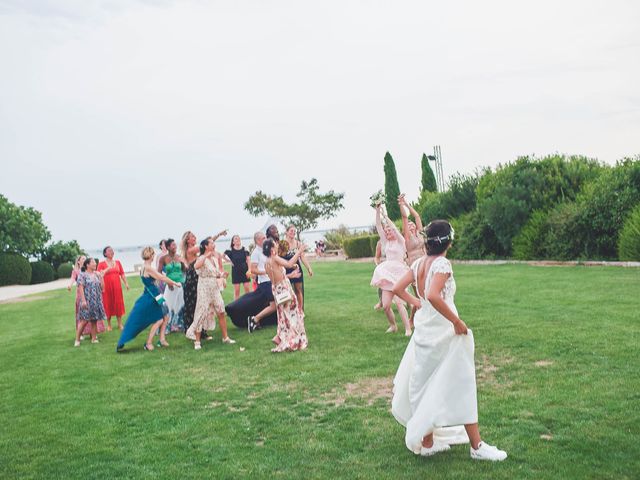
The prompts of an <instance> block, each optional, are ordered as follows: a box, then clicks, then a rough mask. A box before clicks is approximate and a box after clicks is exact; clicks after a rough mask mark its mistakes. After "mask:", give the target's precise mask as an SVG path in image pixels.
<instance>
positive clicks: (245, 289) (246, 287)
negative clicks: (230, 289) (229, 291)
mask: <svg viewBox="0 0 640 480" xmlns="http://www.w3.org/2000/svg"><path fill="white" fill-rule="evenodd" d="M242 285H243V286H244V293H249V292H250V291H251V290H250V288H249V285H250V284H249V282H244V283H243V284H242Z"/></svg>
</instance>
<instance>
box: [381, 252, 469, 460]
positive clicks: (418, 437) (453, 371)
mask: <svg viewBox="0 0 640 480" xmlns="http://www.w3.org/2000/svg"><path fill="white" fill-rule="evenodd" d="M424 258H426V257H423V259H419V260H416V262H414V264H413V265H412V266H411V270H412V271H413V277H414V281H415V279H417V278H418V274H417V272H418V268H419V267H420V264H421V262H423V261H424ZM436 273H448V274H449V278H448V279H447V281H446V283H445V286H444V288H443V290H442V297H443V299H444V301H445V302H446V303H447V305H448V306H449V308H451V310H453V311H454V312H456V314H457V310H456V306H455V304H454V303H453V297H454V294H455V291H456V283H455V280H454V278H453V271H452V269H451V263H450V262H449V260H447V259H446V258H445V257H438V258H436V259H435V260H434V261H433V263H432V264H431V267H430V269H429V272H427V275H426V280H425V289H424V292H425V295H426V292H428V291H429V286H430V283H431V280H432V278H433V276H434V274H436ZM420 302H421V304H422V306H421V307H420V309H419V310H418V311H417V312H416V314H415V318H414V325H415V330H414V333H413V336H412V337H411V341H410V342H409V345H408V346H407V350H406V351H405V353H404V356H403V357H402V361H401V362H400V366H399V367H398V372H397V373H396V376H395V378H394V380H393V384H394V388H393V400H392V404H391V411H392V413H393V416H394V417H395V418H396V420H398V422H400V423H401V424H402V425H404V426H405V427H406V435H405V443H406V445H407V448H408V449H409V450H411V451H412V452H414V453H416V454H419V453H420V448H421V446H422V438H423V437H424V436H425V435H428V434H429V433H433V434H434V438H435V439H437V440H440V441H442V442H444V443H448V444H450V445H451V444H458V443H467V442H468V441H469V438H468V437H467V434H466V432H465V430H464V427H463V425H466V424H470V423H476V422H477V421H478V403H477V397H476V372H475V364H474V361H473V351H474V344H473V333H472V332H471V330H469V331H468V333H467V335H456V334H455V331H454V329H453V324H452V323H451V322H450V321H449V320H447V319H446V318H445V317H443V316H442V315H441V314H440V313H438V311H437V310H436V309H435V308H433V306H432V305H431V303H429V302H428V301H427V300H425V299H424V298H421V297H420Z"/></svg>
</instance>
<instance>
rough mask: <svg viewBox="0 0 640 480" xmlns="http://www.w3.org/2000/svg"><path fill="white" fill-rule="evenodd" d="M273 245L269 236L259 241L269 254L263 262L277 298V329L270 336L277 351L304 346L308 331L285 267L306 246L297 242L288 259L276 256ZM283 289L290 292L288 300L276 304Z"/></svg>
mask: <svg viewBox="0 0 640 480" xmlns="http://www.w3.org/2000/svg"><path fill="white" fill-rule="evenodd" d="M276 248H277V247H276V244H275V243H274V241H273V240H271V239H268V240H265V242H264V243H263V244H262V251H263V253H264V255H265V256H266V257H267V258H268V260H267V262H266V264H265V271H266V272H267V275H268V276H269V279H270V280H271V289H272V291H273V297H274V298H275V299H276V312H277V314H278V331H277V333H276V336H275V337H273V343H275V344H276V346H275V348H273V349H272V350H271V351H272V352H274V353H278V352H286V351H289V352H293V351H296V350H304V349H306V348H307V346H308V341H307V332H306V331H305V328H304V312H303V311H302V308H300V304H299V303H298V297H297V296H296V293H295V292H294V290H293V287H292V286H291V282H290V281H289V279H288V278H287V274H286V269H287V268H295V266H296V265H297V263H298V260H299V258H300V256H301V255H302V253H303V252H304V250H305V246H304V245H300V246H299V248H298V251H297V252H296V254H295V255H294V256H293V257H292V258H291V260H285V259H283V258H281V257H280V256H278V254H277V252H276V251H275V249H276ZM284 292H288V293H289V297H290V300H288V301H285V302H282V303H280V304H279V305H278V298H279V297H280V296H282V295H283V293H284Z"/></svg>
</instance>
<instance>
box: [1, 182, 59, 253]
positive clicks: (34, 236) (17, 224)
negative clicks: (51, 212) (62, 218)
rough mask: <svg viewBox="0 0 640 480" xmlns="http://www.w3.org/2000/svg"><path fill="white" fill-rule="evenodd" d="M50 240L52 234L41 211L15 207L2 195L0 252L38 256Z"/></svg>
mask: <svg viewBox="0 0 640 480" xmlns="http://www.w3.org/2000/svg"><path fill="white" fill-rule="evenodd" d="M50 239H51V233H50V232H49V229H48V228H47V227H46V226H45V224H44V223H43V222H42V214H41V213H40V212H39V211H37V210H35V209H34V208H31V207H28V208H27V207H23V206H19V205H15V204H13V203H11V202H10V201H9V200H8V199H7V198H6V197H5V196H4V195H0V251H2V252H15V253H19V254H21V255H25V256H28V257H32V256H36V255H38V254H39V253H40V252H41V251H42V250H43V249H44V246H45V244H46V243H47V242H48V241H49V240H50Z"/></svg>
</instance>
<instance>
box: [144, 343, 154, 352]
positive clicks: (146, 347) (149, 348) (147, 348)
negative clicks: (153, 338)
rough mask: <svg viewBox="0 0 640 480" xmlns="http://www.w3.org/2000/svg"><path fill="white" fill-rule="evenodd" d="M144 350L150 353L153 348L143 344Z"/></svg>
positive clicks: (148, 344)
mask: <svg viewBox="0 0 640 480" xmlns="http://www.w3.org/2000/svg"><path fill="white" fill-rule="evenodd" d="M144 349H145V350H147V351H148V352H151V351H153V350H155V348H153V345H152V344H150V343H145V344H144Z"/></svg>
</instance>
